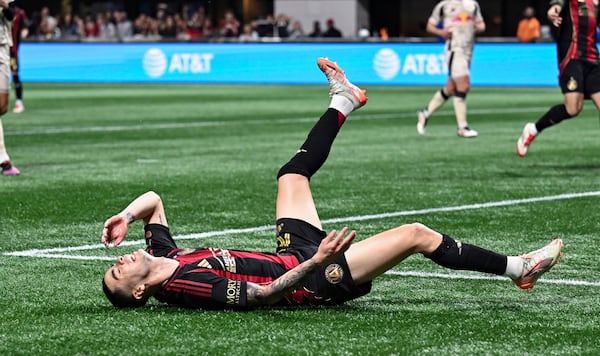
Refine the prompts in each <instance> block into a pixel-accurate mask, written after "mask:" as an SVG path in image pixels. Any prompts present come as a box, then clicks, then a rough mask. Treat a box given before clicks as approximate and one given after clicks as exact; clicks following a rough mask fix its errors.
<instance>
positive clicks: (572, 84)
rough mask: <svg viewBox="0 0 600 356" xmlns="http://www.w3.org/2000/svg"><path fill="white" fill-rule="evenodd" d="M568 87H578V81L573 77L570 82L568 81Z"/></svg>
mask: <svg viewBox="0 0 600 356" xmlns="http://www.w3.org/2000/svg"><path fill="white" fill-rule="evenodd" d="M567 89H569V90H570V91H573V90H575V89H577V81H576V80H575V79H574V78H573V77H571V78H570V79H569V82H568V83H567Z"/></svg>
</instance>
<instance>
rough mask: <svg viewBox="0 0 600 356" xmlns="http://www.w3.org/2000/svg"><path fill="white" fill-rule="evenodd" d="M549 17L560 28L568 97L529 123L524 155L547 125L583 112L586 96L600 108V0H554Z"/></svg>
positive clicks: (520, 149) (562, 79)
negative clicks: (598, 44) (599, 46)
mask: <svg viewBox="0 0 600 356" xmlns="http://www.w3.org/2000/svg"><path fill="white" fill-rule="evenodd" d="M548 20H550V22H551V23H552V25H553V26H555V27H556V28H557V29H556V30H557V37H556V49H557V53H558V69H559V83H560V88H561V90H562V93H563V95H564V98H565V101H564V103H563V104H560V105H556V106H553V107H552V108H550V110H548V112H546V113H545V114H544V115H543V116H542V117H541V118H540V119H539V120H538V121H537V122H536V123H532V122H530V123H527V124H526V125H525V128H524V129H523V133H522V134H521V137H519V140H518V141H517V154H518V155H519V156H521V157H524V156H525V155H526V154H527V150H528V148H529V145H530V144H531V142H532V141H533V140H534V139H535V138H536V137H537V135H539V133H540V132H542V131H543V130H544V129H546V128H548V127H550V126H553V125H556V124H558V123H559V122H561V121H563V120H565V119H570V118H572V117H575V116H577V115H579V113H580V112H581V110H582V109H583V101H584V99H588V98H589V99H592V101H593V102H594V105H596V108H597V109H598V110H600V64H599V63H598V49H597V47H596V28H597V26H598V1H597V0H552V1H550V9H549V10H548Z"/></svg>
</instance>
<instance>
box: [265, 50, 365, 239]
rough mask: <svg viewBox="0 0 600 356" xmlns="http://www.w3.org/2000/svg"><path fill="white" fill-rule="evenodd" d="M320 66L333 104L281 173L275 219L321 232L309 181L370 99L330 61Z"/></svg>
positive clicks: (279, 175) (326, 60) (322, 59)
mask: <svg viewBox="0 0 600 356" xmlns="http://www.w3.org/2000/svg"><path fill="white" fill-rule="evenodd" d="M317 65H318V66H319V69H321V71H322V72H323V73H324V74H325V76H326V77H327V80H328V81H329V94H330V96H331V102H330V104H329V108H328V109H327V111H325V113H324V114H323V115H322V116H321V118H320V119H319V120H318V121H317V123H316V124H315V125H314V127H313V128H312V130H311V131H310V132H309V134H308V136H307V138H306V140H305V141H304V143H303V144H302V146H300V149H298V151H297V152H296V154H295V155H294V156H293V157H292V159H291V160H290V161H289V162H287V163H286V164H284V165H283V167H281V169H280V170H279V173H278V175H277V179H278V181H277V182H278V187H277V188H278V190H277V203H276V217H277V219H280V218H295V219H300V220H304V221H306V222H308V223H310V224H312V225H314V226H316V227H317V228H319V229H320V228H321V221H320V219H319V216H318V214H317V209H316V207H315V204H314V201H313V198H312V194H311V191H310V186H309V180H310V178H311V177H312V175H313V174H315V173H316V172H317V170H319V168H320V167H321V166H322V165H323V163H325V160H326V159H327V156H328V155H329V151H330V150H331V146H332V145H333V141H334V140H335V137H336V136H337V134H338V132H339V130H340V128H341V127H342V125H343V124H344V122H345V120H346V118H347V117H348V115H350V113H352V112H353V111H354V110H356V109H358V108H360V107H362V106H363V105H365V104H366V103H367V96H366V92H365V91H364V90H362V89H360V88H359V87H357V86H356V85H354V84H352V83H351V82H350V81H349V80H348V78H346V75H345V73H344V71H343V70H342V69H341V68H340V67H339V66H338V65H337V63H335V62H332V61H330V60H329V59H327V58H319V59H318V60H317Z"/></svg>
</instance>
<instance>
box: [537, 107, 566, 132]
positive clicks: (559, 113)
mask: <svg viewBox="0 0 600 356" xmlns="http://www.w3.org/2000/svg"><path fill="white" fill-rule="evenodd" d="M571 117H572V116H571V115H569V113H568V112H567V108H566V106H565V104H560V105H555V106H553V107H552V108H550V110H548V112H546V113H545V114H544V116H542V117H541V118H540V119H539V120H538V121H537V122H536V123H535V128H536V129H537V131H538V132H542V131H543V130H544V129H547V128H548V127H550V126H552V125H556V124H558V123H559V122H561V121H563V120H564V119H570V118H571Z"/></svg>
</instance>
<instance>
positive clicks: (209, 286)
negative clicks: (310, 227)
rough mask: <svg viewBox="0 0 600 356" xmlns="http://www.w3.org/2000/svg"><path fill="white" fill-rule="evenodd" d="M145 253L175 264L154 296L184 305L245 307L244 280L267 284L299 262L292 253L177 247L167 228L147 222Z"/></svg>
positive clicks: (193, 306) (197, 306)
mask: <svg viewBox="0 0 600 356" xmlns="http://www.w3.org/2000/svg"><path fill="white" fill-rule="evenodd" d="M145 230H146V244H147V245H148V252H149V253H151V254H153V255H154V256H157V257H166V258H172V259H174V260H177V261H178V262H179V267H178V268H177V270H176V271H175V273H173V275H172V276H171V278H169V280H168V281H167V282H166V284H165V285H164V286H163V289H162V290H161V291H160V292H158V293H157V294H155V295H154V297H155V298H156V299H158V300H159V301H161V302H165V303H168V304H173V305H178V306H182V307H187V308H202V309H223V308H243V307H246V306H247V298H246V290H247V283H248V282H254V283H257V284H269V283H271V282H272V281H273V280H275V279H276V278H278V277H279V276H281V275H282V274H284V273H285V272H286V271H288V270H290V269H292V268H294V267H296V266H297V265H298V264H299V262H298V259H297V258H296V257H295V256H293V255H285V254H280V255H277V254H274V253H273V254H272V253H265V252H250V251H242V250H225V249H219V248H198V249H180V248H177V246H176V245H175V242H174V241H173V238H172V237H171V235H170V232H169V229H168V228H167V227H165V226H163V225H158V224H148V225H146V227H145Z"/></svg>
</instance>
